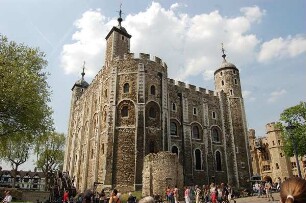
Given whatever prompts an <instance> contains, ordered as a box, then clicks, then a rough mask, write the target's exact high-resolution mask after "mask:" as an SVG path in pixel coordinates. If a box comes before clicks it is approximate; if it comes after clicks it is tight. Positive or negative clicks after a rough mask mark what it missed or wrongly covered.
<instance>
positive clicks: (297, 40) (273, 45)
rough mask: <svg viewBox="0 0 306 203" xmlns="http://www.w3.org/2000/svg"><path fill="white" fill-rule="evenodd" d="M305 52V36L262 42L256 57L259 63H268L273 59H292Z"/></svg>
mask: <svg viewBox="0 0 306 203" xmlns="http://www.w3.org/2000/svg"><path fill="white" fill-rule="evenodd" d="M304 52H306V37H305V36H295V37H293V38H292V37H291V36H289V37H288V38H287V39H283V38H282V37H279V38H275V39H272V40H270V41H268V42H264V43H263V44H262V45H261V50H260V52H259V55H258V61H259V62H268V61H270V60H274V59H285V58H292V57H295V56H297V55H299V54H302V53H304Z"/></svg>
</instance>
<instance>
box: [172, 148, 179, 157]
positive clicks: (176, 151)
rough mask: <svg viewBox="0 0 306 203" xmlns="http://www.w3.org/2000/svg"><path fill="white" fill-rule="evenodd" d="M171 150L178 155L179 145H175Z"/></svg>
mask: <svg viewBox="0 0 306 203" xmlns="http://www.w3.org/2000/svg"><path fill="white" fill-rule="evenodd" d="M171 152H172V153H174V154H176V155H177V156H178V148H177V146H173V147H172V149H171Z"/></svg>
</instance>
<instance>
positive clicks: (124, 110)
mask: <svg viewBox="0 0 306 203" xmlns="http://www.w3.org/2000/svg"><path fill="white" fill-rule="evenodd" d="M128 116H129V109H128V107H127V106H124V107H122V109H121V117H128Z"/></svg>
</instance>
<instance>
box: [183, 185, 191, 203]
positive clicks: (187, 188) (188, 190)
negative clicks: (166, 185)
mask: <svg viewBox="0 0 306 203" xmlns="http://www.w3.org/2000/svg"><path fill="white" fill-rule="evenodd" d="M184 197H185V202H186V203H190V189H189V187H188V186H186V188H185V192H184Z"/></svg>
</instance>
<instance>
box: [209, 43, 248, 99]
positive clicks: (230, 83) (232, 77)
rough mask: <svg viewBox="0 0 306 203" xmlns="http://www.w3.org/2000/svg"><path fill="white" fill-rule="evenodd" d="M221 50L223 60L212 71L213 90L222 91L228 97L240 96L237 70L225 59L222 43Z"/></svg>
mask: <svg viewBox="0 0 306 203" xmlns="http://www.w3.org/2000/svg"><path fill="white" fill-rule="evenodd" d="M222 52H223V55H222V58H223V61H222V63H221V65H220V67H219V68H218V69H217V70H216V71H215V73H214V78H215V90H216V92H221V91H224V92H225V93H226V94H227V95H228V96H230V97H242V93H241V84H240V77H239V70H238V69H237V68H236V66H235V65H234V64H232V63H229V62H227V60H226V59H225V57H226V55H225V53H224V52H225V50H224V48H223V44H222Z"/></svg>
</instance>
